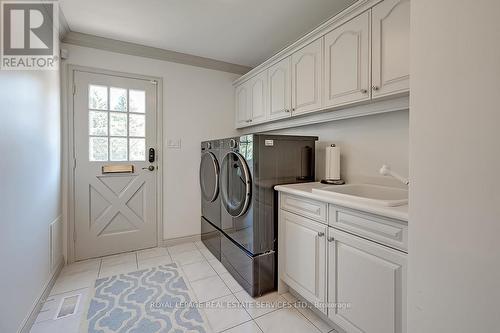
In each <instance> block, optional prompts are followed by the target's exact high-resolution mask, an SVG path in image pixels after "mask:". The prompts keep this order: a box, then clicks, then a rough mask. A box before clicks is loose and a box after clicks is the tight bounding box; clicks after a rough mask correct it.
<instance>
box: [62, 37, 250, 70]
mask: <svg viewBox="0 0 500 333" xmlns="http://www.w3.org/2000/svg"><path fill="white" fill-rule="evenodd" d="M62 42H63V43H67V44H73V45H78V46H85V47H91V48H94V49H100V50H105V51H110V52H116V53H122V54H128V55H133V56H138V57H144V58H151V59H156V60H163V61H169V62H175V63H179V64H184V65H190V66H196V67H202V68H208V69H213V70H218V71H222V72H229V73H235V74H240V75H243V74H245V73H248V72H249V71H250V70H251V69H252V68H251V67H247V66H242V65H236V64H231V63H228V62H224V61H220V60H215V59H210V58H204V57H199V56H195V55H192V54H186V53H181V52H175V51H170V50H165V49H160V48H156V47H151V46H145V45H140V44H135V43H129V42H124V41H120V40H116V39H110V38H104V37H99V36H94V35H88V34H83V33H80V32H74V31H69V32H67V33H66V34H65V35H64V38H63V40H62Z"/></svg>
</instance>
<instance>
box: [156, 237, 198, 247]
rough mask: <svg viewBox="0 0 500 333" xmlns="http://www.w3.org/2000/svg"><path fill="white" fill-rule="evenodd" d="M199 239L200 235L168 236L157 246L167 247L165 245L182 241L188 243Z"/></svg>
mask: <svg viewBox="0 0 500 333" xmlns="http://www.w3.org/2000/svg"><path fill="white" fill-rule="evenodd" d="M199 240H201V235H199V234H198V235H191V236H185V237H178V238H170V239H164V240H163V242H162V244H160V245H159V246H163V247H167V246H174V245H179V244H182V243H188V242H197V241H199Z"/></svg>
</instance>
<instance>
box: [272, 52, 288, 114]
mask: <svg viewBox="0 0 500 333" xmlns="http://www.w3.org/2000/svg"><path fill="white" fill-rule="evenodd" d="M290 72H291V65H290V57H288V58H286V59H283V60H281V61H280V62H278V63H277V64H275V65H273V66H272V67H271V68H269V71H268V78H269V79H268V81H269V106H268V107H269V120H275V119H281V118H287V117H290V114H291V113H290V111H291V103H292V98H291V93H292V84H291V83H292V80H291V77H290Z"/></svg>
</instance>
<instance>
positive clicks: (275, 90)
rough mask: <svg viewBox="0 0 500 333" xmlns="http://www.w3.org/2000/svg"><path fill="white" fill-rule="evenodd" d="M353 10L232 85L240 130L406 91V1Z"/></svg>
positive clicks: (374, 0)
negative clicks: (234, 91)
mask: <svg viewBox="0 0 500 333" xmlns="http://www.w3.org/2000/svg"><path fill="white" fill-rule="evenodd" d="M353 6H356V7H357V8H356V9H354V10H353V11H345V12H343V13H340V14H339V15H338V16H336V17H334V18H332V19H331V20H330V21H328V22H326V23H324V24H323V25H322V26H320V27H318V28H317V29H316V30H315V31H313V32H311V33H310V34H308V35H307V36H305V37H303V38H302V39H301V40H300V41H298V42H296V43H294V44H292V45H290V46H289V47H288V48H287V49H285V50H284V51H282V52H280V53H279V54H278V55H276V56H275V57H273V58H272V59H270V60H268V61H266V62H265V64H263V65H260V66H258V67H257V69H255V70H253V71H252V72H251V73H249V74H248V75H244V77H243V78H240V79H238V80H237V81H236V82H235V85H236V96H235V97H236V108H237V111H236V113H237V114H236V119H237V120H236V127H237V128H241V127H245V126H251V125H255V124H260V123H264V122H267V121H273V120H277V119H283V118H289V117H294V116H299V115H302V114H307V113H312V112H316V111H322V110H327V109H341V108H342V109H347V107H349V106H351V105H354V104H356V103H360V102H368V101H370V100H373V99H375V100H376V99H377V98H381V97H385V98H387V97H389V96H391V97H393V98H394V101H396V102H397V99H396V98H399V97H402V95H403V93H407V92H408V91H409V87H410V76H409V73H410V72H409V67H410V66H409V59H410V43H409V39H410V0H383V1H380V2H379V1H378V0H368V1H357V2H356V3H355V4H353ZM255 73H258V74H255ZM245 99H246V102H245ZM379 102H381V101H379ZM381 103H383V102H381ZM365 104H367V103H365ZM397 107H400V106H399V105H398V106H397ZM404 107H406V105H405V106H404ZM365 109H366V107H365ZM388 109H391V108H388ZM346 111H347V110H346ZM352 111H353V113H351V114H352V115H354V116H355V115H357V113H356V111H355V110H354V109H353V110H352ZM374 111H376V112H378V111H377V109H376V108H374ZM292 123H294V125H300V124H301V123H302V122H300V121H294V122H292ZM303 123H304V124H305V123H308V121H307V120H306V121H304V122H303Z"/></svg>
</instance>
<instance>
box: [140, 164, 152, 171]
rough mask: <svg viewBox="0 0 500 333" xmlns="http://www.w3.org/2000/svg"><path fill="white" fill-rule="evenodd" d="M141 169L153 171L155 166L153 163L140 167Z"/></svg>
mask: <svg viewBox="0 0 500 333" xmlns="http://www.w3.org/2000/svg"><path fill="white" fill-rule="evenodd" d="M142 170H149V171H155V166H154V165H150V166H148V167H145V168H142Z"/></svg>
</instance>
